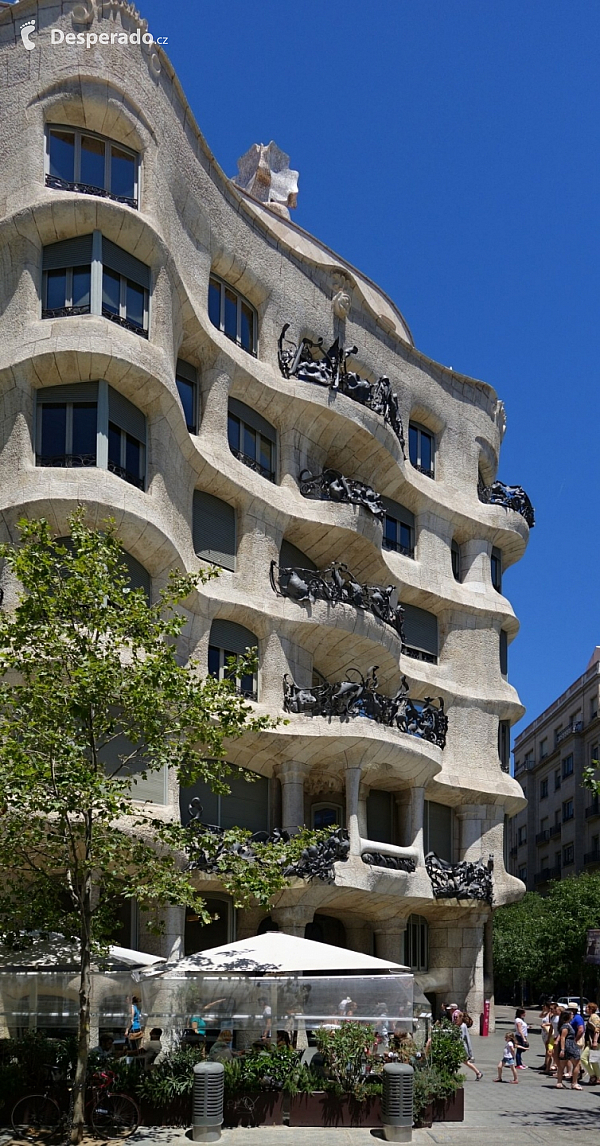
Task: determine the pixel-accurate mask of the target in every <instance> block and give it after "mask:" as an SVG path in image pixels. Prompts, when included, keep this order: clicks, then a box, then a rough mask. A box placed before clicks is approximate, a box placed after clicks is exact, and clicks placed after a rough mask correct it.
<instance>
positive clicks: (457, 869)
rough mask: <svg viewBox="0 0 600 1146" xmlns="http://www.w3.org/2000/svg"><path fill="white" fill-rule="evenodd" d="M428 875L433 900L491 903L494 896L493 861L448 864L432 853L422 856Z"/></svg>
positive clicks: (468, 861) (465, 861)
mask: <svg viewBox="0 0 600 1146" xmlns="http://www.w3.org/2000/svg"><path fill="white" fill-rule="evenodd" d="M425 867H426V868H427V875H428V876H429V878H430V880H431V890H432V891H433V894H434V898H435V899H479V900H482V901H483V902H484V903H491V902H492V898H493V892H494V885H493V878H492V877H493V871H494V857H493V855H490V857H489V859H488V861H487V863H486V862H485V861H484V860H460V862H459V863H447V862H446V860H442V859H439V857H438V856H436V855H435V853H434V852H428V853H427V855H426V856H425Z"/></svg>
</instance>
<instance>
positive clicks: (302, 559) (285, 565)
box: [279, 537, 317, 573]
mask: <svg viewBox="0 0 600 1146" xmlns="http://www.w3.org/2000/svg"><path fill="white" fill-rule="evenodd" d="M279 568H280V569H309V570H311V571H312V572H313V573H316V571H317V566H316V565H315V563H314V561H311V559H310V557H307V556H306V553H303V552H302V550H301V549H298V546H297V545H292V542H291V541H288V540H287V538H285V537H284V539H283V541H282V542H281V549H280V550H279Z"/></svg>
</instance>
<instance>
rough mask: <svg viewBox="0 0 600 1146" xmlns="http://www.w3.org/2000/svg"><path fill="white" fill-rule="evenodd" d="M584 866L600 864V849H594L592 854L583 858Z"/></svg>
mask: <svg viewBox="0 0 600 1146" xmlns="http://www.w3.org/2000/svg"><path fill="white" fill-rule="evenodd" d="M583 862H584V864H588V863H600V848H595V849H594V848H593V849H592V851H591V852H586V853H585V855H584V857H583Z"/></svg>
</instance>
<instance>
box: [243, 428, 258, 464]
mask: <svg viewBox="0 0 600 1146" xmlns="http://www.w3.org/2000/svg"><path fill="white" fill-rule="evenodd" d="M243 452H244V453H245V454H246V456H247V457H249V458H252V460H253V461H256V460H257V459H256V431H255V430H251V429H250V426H244V445H243Z"/></svg>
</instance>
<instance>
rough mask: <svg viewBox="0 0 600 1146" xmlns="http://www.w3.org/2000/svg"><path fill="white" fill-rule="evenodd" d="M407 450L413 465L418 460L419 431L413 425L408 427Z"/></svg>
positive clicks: (416, 463)
mask: <svg viewBox="0 0 600 1146" xmlns="http://www.w3.org/2000/svg"><path fill="white" fill-rule="evenodd" d="M408 452H409V455H410V463H411V465H413V466H416V465H418V462H419V431H418V430H417V428H416V427H415V426H409V427H408Z"/></svg>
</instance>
